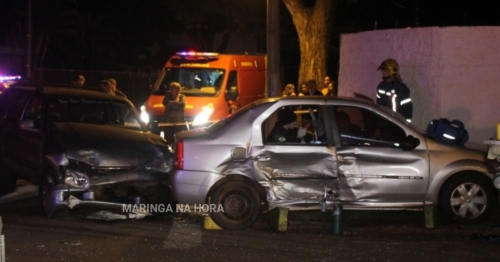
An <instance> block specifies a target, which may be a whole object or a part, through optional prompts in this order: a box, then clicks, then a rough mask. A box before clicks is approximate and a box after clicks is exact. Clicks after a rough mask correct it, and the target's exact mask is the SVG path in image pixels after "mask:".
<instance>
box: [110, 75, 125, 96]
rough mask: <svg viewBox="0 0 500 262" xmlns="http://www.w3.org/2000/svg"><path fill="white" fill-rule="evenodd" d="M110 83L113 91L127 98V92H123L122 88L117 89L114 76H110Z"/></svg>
mask: <svg viewBox="0 0 500 262" xmlns="http://www.w3.org/2000/svg"><path fill="white" fill-rule="evenodd" d="M108 83H109V85H110V87H111V91H112V92H113V93H114V94H115V95H117V96H121V97H124V98H127V96H126V95H125V93H123V92H122V91H121V90H120V89H117V88H116V80H115V79H114V78H110V79H108Z"/></svg>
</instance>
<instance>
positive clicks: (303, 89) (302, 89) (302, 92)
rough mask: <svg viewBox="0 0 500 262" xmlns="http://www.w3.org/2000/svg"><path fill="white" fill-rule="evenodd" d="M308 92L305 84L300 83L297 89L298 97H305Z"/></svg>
mask: <svg viewBox="0 0 500 262" xmlns="http://www.w3.org/2000/svg"><path fill="white" fill-rule="evenodd" d="M308 90H309V89H308V88H307V82H302V83H301V84H300V87H299V96H304V95H306V93H307V91H308Z"/></svg>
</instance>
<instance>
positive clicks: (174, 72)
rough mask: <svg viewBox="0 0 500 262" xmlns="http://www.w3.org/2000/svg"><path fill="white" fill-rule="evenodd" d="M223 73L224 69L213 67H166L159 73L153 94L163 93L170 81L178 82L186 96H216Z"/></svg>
mask: <svg viewBox="0 0 500 262" xmlns="http://www.w3.org/2000/svg"><path fill="white" fill-rule="evenodd" d="M224 75H225V71H224V70H222V69H214V68H167V69H164V70H163V71H162V72H161V73H160V76H159V77H158V80H157V81H156V83H155V87H154V94H155V95H165V94H166V93H168V89H169V85H170V83H171V82H179V83H180V84H181V93H182V94H184V95H186V96H217V95H218V94H219V92H220V90H221V87H222V82H223V79H224Z"/></svg>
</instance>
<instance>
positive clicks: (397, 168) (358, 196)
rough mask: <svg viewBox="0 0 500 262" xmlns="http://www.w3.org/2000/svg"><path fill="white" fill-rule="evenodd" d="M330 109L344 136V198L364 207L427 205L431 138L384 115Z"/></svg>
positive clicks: (341, 168)
mask: <svg viewBox="0 0 500 262" xmlns="http://www.w3.org/2000/svg"><path fill="white" fill-rule="evenodd" d="M329 110H331V112H333V115H334V116H335V119H336V122H335V124H334V128H337V130H338V133H339V135H340V144H341V145H340V146H339V147H338V151H337V153H338V161H339V179H340V186H341V199H342V200H343V201H345V202H347V203H349V204H351V205H358V206H370V207H374V206H380V207H395V205H397V206H398V207H418V206H421V205H422V202H423V201H424V197H425V194H426V192H427V187H428V183H429V177H428V174H429V164H428V162H429V161H428V153H427V148H426V145H425V139H424V138H422V137H421V135H420V134H418V133H416V132H414V131H412V130H411V129H410V128H405V126H406V125H405V124H404V122H401V123H399V122H398V120H397V119H396V118H394V117H391V116H389V115H385V114H384V112H383V111H380V112H378V111H375V110H370V109H369V108H362V107H357V106H330V107H329ZM418 138H420V139H418ZM419 141H424V142H423V143H419ZM396 203H397V204H396Z"/></svg>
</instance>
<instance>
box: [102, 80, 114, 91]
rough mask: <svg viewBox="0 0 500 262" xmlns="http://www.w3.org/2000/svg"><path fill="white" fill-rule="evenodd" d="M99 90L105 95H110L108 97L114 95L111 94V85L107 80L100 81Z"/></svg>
mask: <svg viewBox="0 0 500 262" xmlns="http://www.w3.org/2000/svg"><path fill="white" fill-rule="evenodd" d="M100 87H101V90H102V92H104V93H106V94H110V95H115V93H114V92H113V89H112V88H111V84H110V83H109V81H108V80H107V79H104V80H102V81H101V85H100Z"/></svg>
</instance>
